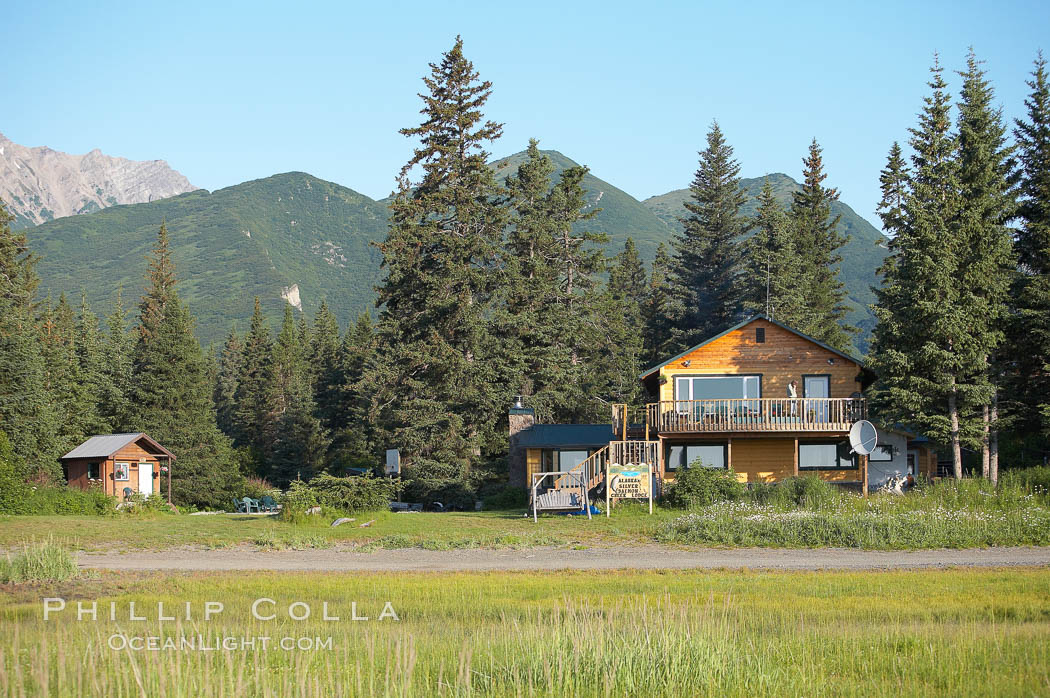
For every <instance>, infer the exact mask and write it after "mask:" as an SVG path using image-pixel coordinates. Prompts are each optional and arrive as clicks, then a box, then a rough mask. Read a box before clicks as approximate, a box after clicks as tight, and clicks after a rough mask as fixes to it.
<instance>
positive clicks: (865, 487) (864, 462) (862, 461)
mask: <svg viewBox="0 0 1050 698" xmlns="http://www.w3.org/2000/svg"><path fill="white" fill-rule="evenodd" d="M860 467H861V468H862V469H863V470H864V482H863V484H862V485H861V487H862V488H863V490H864V498H865V499H867V497H868V457H867V456H861V457H860Z"/></svg>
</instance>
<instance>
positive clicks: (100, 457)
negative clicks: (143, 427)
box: [59, 432, 175, 503]
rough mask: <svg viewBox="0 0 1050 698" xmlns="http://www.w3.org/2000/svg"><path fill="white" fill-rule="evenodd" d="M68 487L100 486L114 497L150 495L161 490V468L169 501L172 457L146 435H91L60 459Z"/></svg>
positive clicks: (166, 450) (173, 460)
mask: <svg viewBox="0 0 1050 698" xmlns="http://www.w3.org/2000/svg"><path fill="white" fill-rule="evenodd" d="M59 460H60V461H61V463H62V470H63V472H64V474H65V477H66V482H68V483H69V486H70V487H79V488H80V489H87V488H89V487H91V486H92V485H95V484H96V483H99V482H101V483H102V489H103V491H104V492H105V493H106V494H110V495H113V496H116V497H121V496H123V495H124V490H125V489H129V490H131V492H133V493H137V494H143V495H146V496H149V495H151V494H155V493H157V492H159V491H161V487H162V484H163V480H162V478H161V469H162V468H163V469H164V470H165V471H166V474H167V488H168V502H169V503H170V502H171V466H172V463H174V462H175V454H173V453H172V452H171V451H169V450H168V449H166V448H164V447H163V446H161V445H160V444H159V443H157V442H156V441H155V440H153V439H152V438H151V437H150V436H149V435H148V434H144V433H142V432H138V433H135V434H105V435H100V436H92V437H91V438H90V439H88V440H87V441H85V442H84V443H82V444H80V445H79V446H77V447H76V448H74V449H73V450H72V451H70V452H69V453H67V454H66V455H64V456H62V457H61V458H60V459H59Z"/></svg>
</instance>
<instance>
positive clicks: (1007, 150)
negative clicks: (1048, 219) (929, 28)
mask: <svg viewBox="0 0 1050 698" xmlns="http://www.w3.org/2000/svg"><path fill="white" fill-rule="evenodd" d="M966 64H967V69H966V71H965V72H963V73H960V75H961V76H962V78H963V86H962V92H961V99H960V102H959V105H958V107H959V185H960V194H961V199H960V202H961V205H960V209H959V226H958V235H959V236H960V238H961V239H960V241H959V242H960V244H959V251H960V255H959V260H958V263H959V274H958V276H957V279H958V282H959V284H960V293H961V294H962V299H961V302H962V305H963V307H964V308H965V309H966V311H967V312H968V313H969V315H970V320H969V323H968V343H972V344H973V345H974V346H973V348H972V349H971V351H972V352H974V354H975V358H974V361H975V363H976V364H977V370H976V372H975V375H974V376H972V377H971V378H970V379H969V380H968V381H967V386H968V389H969V392H968V394H967V395H966V396H965V397H966V398H967V402H969V403H970V404H973V405H975V406H980V410H981V412H982V419H981V423H982V427H981V432H982V435H981V452H982V456H983V459H982V460H983V467H982V474H983V475H984V476H985V477H988V478H990V479H991V480H992V481H993V482H995V481H996V480H997V479H998V429H999V427H998V395H999V385H1000V384H1001V383H1002V378H1001V374H1002V370H1003V369H1002V362H1001V361H1000V358H1001V357H1000V356H999V348H1000V345H1001V344H1002V342H1003V338H1004V327H1005V324H1006V319H1007V307H1008V305H1007V301H1008V296H1009V289H1010V285H1011V283H1012V282H1013V280H1014V276H1015V270H1016V262H1015V259H1014V255H1013V249H1012V234H1011V230H1010V228H1009V227H1008V223H1009V221H1010V220H1011V219H1013V217H1014V216H1015V213H1016V210H1017V199H1016V190H1015V187H1014V184H1013V180H1014V176H1013V171H1014V160H1013V148H1012V147H1011V146H1008V145H1007V143H1006V126H1005V125H1004V124H1003V120H1002V110H1001V109H998V108H996V107H993V106H992V100H993V99H994V92H993V90H992V87H991V85H990V84H989V83H988V81H987V80H986V79H985V73H984V70H982V69H981V67H980V62H979V61H978V60H977V57H976V56H975V55H974V52H973V50H972V49H971V51H970V53H969V55H968V56H967V60H966Z"/></svg>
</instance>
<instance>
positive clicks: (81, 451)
mask: <svg viewBox="0 0 1050 698" xmlns="http://www.w3.org/2000/svg"><path fill="white" fill-rule="evenodd" d="M142 440H145V441H146V442H147V443H148V444H149V445H150V446H152V447H153V448H154V449H156V450H157V451H159V452H160V453H163V454H164V455H166V456H168V457H169V458H171V459H172V460H175V454H173V453H172V452H171V451H169V450H168V449H166V448H164V447H163V446H161V445H160V444H159V443H157V442H156V441H154V440H153V439H152V438H150V436H149V435H148V434H146V433H144V432H141V431H140V432H136V433H134V434H101V435H98V436H92V437H91V438H90V439H88V440H87V441H85V442H84V443H82V444H80V445H79V446H77V447H76V448H74V449H73V450H72V451H70V452H69V453H67V454H66V455H64V456H62V457H61V458H59V460H67V459H70V458H109V457H110V456H112V455H113V454H114V453H116V452H117V451H119V450H120V449H122V448H124V447H125V446H127V445H128V444H132V443H136V442H138V441H142Z"/></svg>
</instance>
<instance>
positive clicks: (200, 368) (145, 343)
mask: <svg viewBox="0 0 1050 698" xmlns="http://www.w3.org/2000/svg"><path fill="white" fill-rule="evenodd" d="M147 283H148V286H147V289H146V292H145V294H144V295H143V297H142V301H141V303H140V304H139V325H138V328H137V329H138V333H137V334H138V336H137V341H136V344H135V351H134V356H133V362H132V367H133V374H132V377H133V390H132V418H131V426H132V429H134V430H135V431H144V432H147V433H148V434H149V435H150V436H152V437H153V438H155V439H156V440H157V441H159V442H160V443H162V444H164V445H165V446H166V447H167V448H169V449H170V450H171V451H172V452H173V453H175V455H176V457H177V459H178V460H177V461H176V462H175V464H174V467H173V469H172V497H173V499H174V501H176V502H177V503H180V504H193V505H197V506H209V507H221V506H225V505H226V503H227V502H228V501H229V498H230V497H231V496H232V495H233V494H234V493H235V490H236V489H237V488H238V483H239V477H238V475H237V471H236V466H235V465H234V462H233V452H232V449H231V447H230V442H229V440H228V439H227V438H226V437H225V436H223V435H222V433H221V432H220V431H219V429H218V427H217V426H216V425H215V406H214V404H213V403H212V387H211V384H210V381H209V377H208V363H207V360H206V359H205V357H204V353H203V352H202V351H201V347H200V344H199V343H198V341H197V339H196V337H194V336H193V319H192V318H191V316H190V313H189V310H188V309H187V308H186V306H185V304H183V302H182V300H181V299H180V298H179V295H178V292H177V291H176V289H175V264H174V262H173V261H172V258H171V249H170V246H169V242H168V231H167V227H166V226H165V225H163V224H162V225H161V227H160V231H159V233H158V235H157V246H156V247H155V248H154V250H153V255H152V257H151V259H150V264H149V274H148V276H147Z"/></svg>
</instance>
